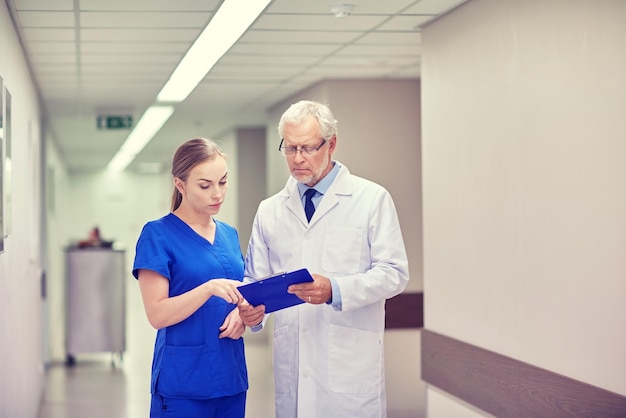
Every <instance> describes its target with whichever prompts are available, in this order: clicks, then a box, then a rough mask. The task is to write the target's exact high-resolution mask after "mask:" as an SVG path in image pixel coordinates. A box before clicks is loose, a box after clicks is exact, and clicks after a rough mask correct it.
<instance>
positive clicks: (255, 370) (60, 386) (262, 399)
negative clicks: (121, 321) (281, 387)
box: [39, 342, 274, 418]
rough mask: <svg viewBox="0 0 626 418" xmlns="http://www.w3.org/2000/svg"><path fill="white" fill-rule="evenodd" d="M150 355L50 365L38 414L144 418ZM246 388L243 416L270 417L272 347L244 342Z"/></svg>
mask: <svg viewBox="0 0 626 418" xmlns="http://www.w3.org/2000/svg"><path fill="white" fill-rule="evenodd" d="M150 356H151V353H147V355H146V356H144V355H139V353H136V354H135V355H133V353H129V354H128V355H125V356H124V358H123V360H122V362H121V363H120V364H116V363H118V358H117V356H114V355H111V354H106V353H105V354H93V355H92V354H90V355H82V356H76V364H75V365H74V366H72V367H67V366H66V365H65V364H54V365H51V366H50V367H49V368H48V371H47V381H46V392H45V396H44V401H43V404H42V406H41V410H40V413H39V418H85V417H89V418H111V417H116V418H143V417H148V416H149V409H150V393H149V392H150V389H149V381H150V360H151V359H150ZM246 356H247V357H246V358H247V359H248V365H249V370H248V373H249V380H250V389H249V391H248V402H247V406H246V409H247V412H246V417H249V418H272V417H274V383H273V376H272V372H271V358H270V356H271V353H270V348H269V347H268V346H267V345H266V344H262V343H254V342H253V343H249V344H247V346H246Z"/></svg>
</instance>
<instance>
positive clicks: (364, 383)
mask: <svg viewBox="0 0 626 418" xmlns="http://www.w3.org/2000/svg"><path fill="white" fill-rule="evenodd" d="M328 339H329V345H330V349H329V357H330V358H329V364H328V366H329V370H328V379H329V382H328V384H329V387H330V389H331V390H332V391H334V392H337V393H377V392H378V391H379V390H380V385H381V382H382V373H383V370H382V367H383V363H382V355H383V348H382V347H383V346H382V336H381V334H380V333H378V332H371V331H363V330H358V329H353V328H346V327H340V326H337V325H330V328H329V336H328Z"/></svg>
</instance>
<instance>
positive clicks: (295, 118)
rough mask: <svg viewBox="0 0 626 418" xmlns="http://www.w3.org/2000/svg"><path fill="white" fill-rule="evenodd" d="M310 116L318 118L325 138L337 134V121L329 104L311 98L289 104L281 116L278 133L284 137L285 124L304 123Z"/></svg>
mask: <svg viewBox="0 0 626 418" xmlns="http://www.w3.org/2000/svg"><path fill="white" fill-rule="evenodd" d="M308 116H313V117H314V118H315V119H317V122H318V123H319V126H320V133H321V134H322V137H323V138H324V139H330V138H332V137H333V136H335V135H337V132H338V129H337V121H336V120H335V117H334V116H333V112H331V111H330V108H329V107H328V106H327V105H325V104H322V103H318V102H313V101H310V100H301V101H299V102H297V103H294V104H292V105H291V106H289V108H288V109H287V110H286V111H285V113H283V115H282V116H281V118H280V122H278V135H280V138H281V139H282V138H283V133H284V131H285V124H287V123H288V124H299V123H302V122H303V121H304V120H305V119H306V118H307V117H308Z"/></svg>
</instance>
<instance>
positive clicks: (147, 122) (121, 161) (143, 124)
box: [107, 106, 174, 172]
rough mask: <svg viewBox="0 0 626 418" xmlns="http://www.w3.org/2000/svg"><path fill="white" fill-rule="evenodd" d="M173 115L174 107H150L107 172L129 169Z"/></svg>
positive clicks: (110, 163)
mask: <svg viewBox="0 0 626 418" xmlns="http://www.w3.org/2000/svg"><path fill="white" fill-rule="evenodd" d="M172 113H174V107H173V106H151V107H149V108H148V109H147V110H146V112H145V113H144V114H143V116H141V119H139V122H137V125H136V126H135V127H134V128H133V131H132V132H131V133H130V135H128V138H127V139H126V142H124V144H123V145H122V147H121V148H120V149H119V151H118V152H117V154H115V156H114V157H113V159H112V160H111V162H109V165H108V166H107V170H108V171H113V172H119V171H123V170H124V169H125V168H126V167H128V165H129V164H130V163H131V161H133V159H134V158H135V156H136V155H137V154H139V153H140V152H141V150H142V149H143V148H144V147H145V146H146V144H147V143H148V142H150V140H151V139H152V137H154V135H156V133H157V132H158V131H159V130H160V129H161V128H162V127H163V125H164V124H165V122H167V120H168V119H169V118H170V116H172Z"/></svg>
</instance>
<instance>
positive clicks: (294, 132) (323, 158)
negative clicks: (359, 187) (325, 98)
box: [283, 116, 337, 187]
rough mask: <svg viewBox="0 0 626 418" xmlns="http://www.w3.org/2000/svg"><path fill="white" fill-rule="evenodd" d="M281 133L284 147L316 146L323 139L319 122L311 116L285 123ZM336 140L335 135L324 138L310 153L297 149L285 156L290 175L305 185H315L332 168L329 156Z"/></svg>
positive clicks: (333, 149)
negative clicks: (298, 121) (315, 149)
mask: <svg viewBox="0 0 626 418" xmlns="http://www.w3.org/2000/svg"><path fill="white" fill-rule="evenodd" d="M283 135H284V138H283V139H284V142H283V146H286V147H312V148H317V147H318V146H319V145H320V144H322V143H323V141H324V138H322V135H321V133H320V128H319V124H318V123H317V120H316V119H315V118H314V117H313V116H309V117H308V118H307V119H305V120H304V122H302V123H300V124H289V123H287V124H285V126H284V129H283ZM336 141H337V139H336V138H335V137H332V138H330V139H328V140H326V143H324V144H323V145H322V146H321V147H320V148H319V149H318V150H317V151H314V152H313V153H312V154H311V155H307V154H306V153H304V152H300V151H297V152H296V153H295V154H294V155H288V156H286V157H285V158H286V159H287V165H288V166H289V172H290V173H291V175H292V176H293V177H294V178H295V179H296V180H297V181H299V182H300V183H304V184H306V185H307V186H310V187H312V186H314V185H316V184H317V183H318V182H319V181H320V180H321V179H322V178H323V177H324V176H325V175H326V174H328V172H330V170H331V169H332V159H331V157H332V154H333V152H334V151H335V144H336Z"/></svg>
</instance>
